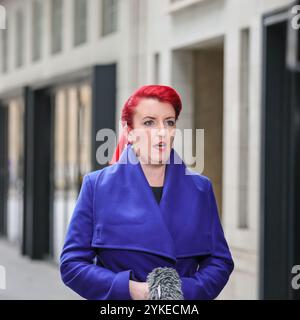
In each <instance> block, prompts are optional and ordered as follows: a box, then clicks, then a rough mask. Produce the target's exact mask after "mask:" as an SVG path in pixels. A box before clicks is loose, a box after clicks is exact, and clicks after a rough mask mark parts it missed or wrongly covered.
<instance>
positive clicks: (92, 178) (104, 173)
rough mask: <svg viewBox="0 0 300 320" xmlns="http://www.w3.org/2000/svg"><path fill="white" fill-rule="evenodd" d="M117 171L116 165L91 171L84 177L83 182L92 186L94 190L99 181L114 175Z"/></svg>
mask: <svg viewBox="0 0 300 320" xmlns="http://www.w3.org/2000/svg"><path fill="white" fill-rule="evenodd" d="M115 170H116V164H112V165H109V166H107V167H104V168H102V169H98V170H94V171H90V172H88V173H86V174H85V175H84V177H83V182H86V183H88V184H90V185H91V187H92V189H93V188H94V187H95V184H96V183H97V181H99V180H100V179H103V178H105V177H108V176H109V174H112V173H114V172H115Z"/></svg>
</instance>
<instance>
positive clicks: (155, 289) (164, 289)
mask: <svg viewBox="0 0 300 320" xmlns="http://www.w3.org/2000/svg"><path fill="white" fill-rule="evenodd" d="M146 282H147V283H148V286H149V300H184V297H183V293H182V289H181V279H180V277H179V275H178V273H177V271H176V270H175V269H174V268H169V267H164V268H161V267H158V268H155V269H153V270H152V271H151V272H150V273H149V274H148V275H147V280H146Z"/></svg>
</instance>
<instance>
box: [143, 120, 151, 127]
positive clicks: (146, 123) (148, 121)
mask: <svg viewBox="0 0 300 320" xmlns="http://www.w3.org/2000/svg"><path fill="white" fill-rule="evenodd" d="M152 123H153V120H147V121H145V122H144V125H146V126H150V125H151V124H152Z"/></svg>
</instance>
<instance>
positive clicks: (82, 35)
mask: <svg viewBox="0 0 300 320" xmlns="http://www.w3.org/2000/svg"><path fill="white" fill-rule="evenodd" d="M87 4H88V1H86V0H75V2H74V29H73V30H74V46H78V45H80V44H82V43H84V42H86V39H87Z"/></svg>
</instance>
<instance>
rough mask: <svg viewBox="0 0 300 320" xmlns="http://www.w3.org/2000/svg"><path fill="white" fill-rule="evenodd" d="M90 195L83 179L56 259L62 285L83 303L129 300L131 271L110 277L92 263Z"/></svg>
mask: <svg viewBox="0 0 300 320" xmlns="http://www.w3.org/2000/svg"><path fill="white" fill-rule="evenodd" d="M92 192H93V191H92V184H91V179H90V177H89V175H85V176H84V179H83V183H82V187H81V190H80V193H79V196H78V199H77V202H76V205H75V208H74V211H73V214H72V217H71V220H70V223H69V226H68V230H67V234H66V238H65V243H64V246H63V249H62V252H61V255H60V274H61V278H62V281H63V282H64V283H65V285H66V286H68V287H70V288H71V289H72V290H74V291H75V292H77V293H78V294H79V295H81V296H82V297H83V298H85V299H91V300H131V299H132V298H131V295H130V292H129V279H130V277H131V272H132V270H125V271H121V272H118V273H114V272H112V271H111V270H109V269H107V268H104V267H101V266H98V265H96V264H95V263H94V258H95V257H96V251H95V250H94V249H93V248H92V247H91V243H92V235H93V196H92Z"/></svg>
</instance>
